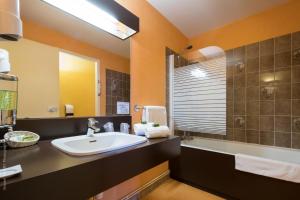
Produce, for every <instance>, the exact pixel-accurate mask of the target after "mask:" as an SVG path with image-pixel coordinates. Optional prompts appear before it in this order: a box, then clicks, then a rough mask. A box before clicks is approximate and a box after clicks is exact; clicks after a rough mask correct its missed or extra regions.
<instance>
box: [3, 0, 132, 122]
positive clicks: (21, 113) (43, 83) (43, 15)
mask: <svg viewBox="0 0 300 200" xmlns="http://www.w3.org/2000/svg"><path fill="white" fill-rule="evenodd" d="M20 3H21V16H22V20H23V26H24V37H23V38H22V39H21V40H19V41H17V42H8V41H0V49H6V50H7V51H8V52H9V56H10V63H11V74H14V75H16V76H18V78H19V89H18V112H17V116H18V118H49V117H69V116H74V117H82V116H99V115H115V114H129V102H130V70H129V54H130V52H129V51H130V48H129V47H130V42H129V39H127V40H120V39H118V38H116V37H114V36H112V35H110V34H108V33H106V32H104V31H102V30H101V29H98V28H96V27H94V26H92V25H90V24H88V23H85V22H83V21H81V20H79V19H77V18H75V17H73V16H71V15H68V14H66V13H64V12H63V11H61V10H59V9H57V8H54V7H52V6H50V5H48V4H46V3H44V2H43V1H39V0H21V1H20ZM50 33H53V34H50Z"/></svg>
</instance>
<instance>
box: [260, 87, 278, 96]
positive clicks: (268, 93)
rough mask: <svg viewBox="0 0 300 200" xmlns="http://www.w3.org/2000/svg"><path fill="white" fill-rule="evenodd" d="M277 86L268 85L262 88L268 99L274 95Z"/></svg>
mask: <svg viewBox="0 0 300 200" xmlns="http://www.w3.org/2000/svg"><path fill="white" fill-rule="evenodd" d="M274 90H275V88H274V87H272V86H266V87H263V88H262V95H263V97H264V98H266V99H270V98H271V97H272V95H273V94H274Z"/></svg>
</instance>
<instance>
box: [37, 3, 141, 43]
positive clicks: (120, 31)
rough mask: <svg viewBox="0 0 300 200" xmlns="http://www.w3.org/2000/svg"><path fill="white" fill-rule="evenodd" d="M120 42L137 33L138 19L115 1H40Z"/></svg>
mask: <svg viewBox="0 0 300 200" xmlns="http://www.w3.org/2000/svg"><path fill="white" fill-rule="evenodd" d="M42 1H43V2H45V3H48V4H50V5H52V6H54V7H56V8H58V9H61V10H62V11H64V12H66V13H68V14H71V15H73V16H75V17H77V18H79V19H81V20H83V21H85V22H87V23H89V24H91V25H93V26H95V27H97V28H100V29H102V30H104V31H106V32H108V33H110V34H112V35H114V36H116V37H118V38H120V39H122V40H126V39H127V38H129V37H131V36H132V35H134V34H136V33H137V32H139V18H138V17H137V16H135V15H134V14H132V13H131V12H129V11H128V10H127V9H125V8H124V7H122V6H121V5H119V4H118V3H117V2H115V1H104V0H100V1H99V0H97V1H96V0H76V1H74V0H42Z"/></svg>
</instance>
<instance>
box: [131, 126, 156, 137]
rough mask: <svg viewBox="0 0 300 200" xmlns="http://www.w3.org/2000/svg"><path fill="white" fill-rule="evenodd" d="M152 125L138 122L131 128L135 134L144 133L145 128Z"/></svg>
mask: <svg viewBox="0 0 300 200" xmlns="http://www.w3.org/2000/svg"><path fill="white" fill-rule="evenodd" d="M152 126H153V123H147V124H141V123H138V124H134V125H133V130H134V133H135V134H136V135H145V132H146V129H147V128H148V127H152Z"/></svg>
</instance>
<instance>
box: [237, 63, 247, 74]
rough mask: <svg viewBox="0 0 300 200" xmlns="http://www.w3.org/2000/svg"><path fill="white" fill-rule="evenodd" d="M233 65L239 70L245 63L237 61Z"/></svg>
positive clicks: (241, 69)
mask: <svg viewBox="0 0 300 200" xmlns="http://www.w3.org/2000/svg"><path fill="white" fill-rule="evenodd" d="M235 67H236V68H237V70H238V71H239V72H241V71H243V69H244V68H245V64H244V63H243V62H238V63H236V64H235Z"/></svg>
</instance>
